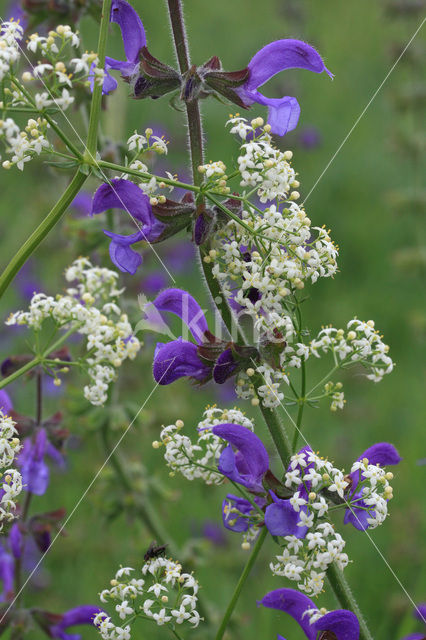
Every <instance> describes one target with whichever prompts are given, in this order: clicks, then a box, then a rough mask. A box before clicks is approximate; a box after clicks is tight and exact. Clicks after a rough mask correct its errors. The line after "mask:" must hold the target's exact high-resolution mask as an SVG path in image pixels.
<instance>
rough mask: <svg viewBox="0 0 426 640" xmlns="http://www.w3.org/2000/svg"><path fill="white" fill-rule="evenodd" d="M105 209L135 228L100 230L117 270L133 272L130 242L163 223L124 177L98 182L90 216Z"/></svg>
mask: <svg viewBox="0 0 426 640" xmlns="http://www.w3.org/2000/svg"><path fill="white" fill-rule="evenodd" d="M124 4H126V3H124ZM108 209H123V210H124V211H126V212H127V214H128V215H129V217H130V218H131V219H132V220H133V222H134V223H135V224H136V226H137V228H138V231H136V233H132V234H130V235H128V236H124V235H120V234H118V233H113V232H112V231H107V230H105V229H104V233H105V235H107V236H108V237H109V238H111V244H110V246H109V254H110V257H111V260H112V262H113V263H114V264H115V266H116V267H118V268H119V269H120V271H124V272H128V273H131V274H134V273H135V272H136V270H137V268H138V267H139V266H140V264H141V263H142V257H141V256H140V255H139V254H138V253H136V251H133V249H132V248H131V245H132V244H135V243H136V242H141V241H142V240H145V242H153V241H154V240H156V239H158V237H159V236H160V234H161V232H162V231H163V229H164V225H163V223H161V222H159V221H158V220H156V219H155V218H154V216H153V213H152V209H151V205H150V203H149V198H148V196H147V195H145V194H144V193H143V192H142V191H141V190H140V189H139V187H138V186H137V185H136V184H134V183H133V182H130V181H128V180H120V179H119V178H116V179H114V180H111V183H110V184H107V183H104V184H102V185H101V186H100V187H99V189H98V190H97V191H96V193H95V195H94V196H93V202H92V211H91V215H96V214H97V213H103V212H104V211H107V210H108Z"/></svg>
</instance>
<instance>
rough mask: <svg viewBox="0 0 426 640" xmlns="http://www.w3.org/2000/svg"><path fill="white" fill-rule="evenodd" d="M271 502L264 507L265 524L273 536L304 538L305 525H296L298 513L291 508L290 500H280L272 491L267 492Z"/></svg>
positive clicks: (306, 529)
mask: <svg viewBox="0 0 426 640" xmlns="http://www.w3.org/2000/svg"><path fill="white" fill-rule="evenodd" d="M269 493H270V495H271V497H272V500H273V503H272V504H270V505H268V506H267V507H266V511H265V525H266V527H267V529H268V531H269V533H270V534H271V535H273V536H295V537H296V538H304V537H305V536H306V534H307V533H308V528H307V527H298V526H297V523H298V522H299V514H298V513H297V512H296V511H295V510H294V509H293V507H292V505H291V503H290V500H280V499H279V498H277V496H276V495H275V494H274V492H273V491H270V492H269Z"/></svg>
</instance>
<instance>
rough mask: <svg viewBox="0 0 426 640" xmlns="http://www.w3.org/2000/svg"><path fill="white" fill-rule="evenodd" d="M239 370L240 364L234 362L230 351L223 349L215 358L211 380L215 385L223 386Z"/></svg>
mask: <svg viewBox="0 0 426 640" xmlns="http://www.w3.org/2000/svg"><path fill="white" fill-rule="evenodd" d="M239 369H241V363H239V362H236V361H235V359H234V357H233V355H232V349H231V348H229V349H225V351H223V352H222V353H221V354H220V356H219V357H218V358H217V360H216V362H215V365H214V367H213V380H214V381H215V382H216V383H217V384H224V383H225V382H226V381H227V380H228V379H229V378H232V376H233V375H235V373H236V372H237V371H238V370H239Z"/></svg>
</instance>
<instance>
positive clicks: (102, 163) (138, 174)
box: [96, 160, 200, 192]
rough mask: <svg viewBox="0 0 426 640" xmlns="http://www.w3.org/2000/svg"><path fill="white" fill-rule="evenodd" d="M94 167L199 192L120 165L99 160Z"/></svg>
mask: <svg viewBox="0 0 426 640" xmlns="http://www.w3.org/2000/svg"><path fill="white" fill-rule="evenodd" d="M96 166H98V167H101V168H104V169H111V170H112V171H120V173H127V174H129V175H131V176H136V177H137V178H145V179H146V180H151V178H155V179H156V180H157V181H158V182H164V184H169V185H170V186H171V187H180V188H182V189H187V190H188V191H196V192H198V191H200V187H197V186H195V185H193V184H186V183H185V182H180V181H179V180H170V178H166V177H163V176H156V175H154V174H153V173H144V172H143V171H137V169H130V167H124V166H122V165H121V164H115V163H114V162H106V161H104V160H99V162H97V163H96Z"/></svg>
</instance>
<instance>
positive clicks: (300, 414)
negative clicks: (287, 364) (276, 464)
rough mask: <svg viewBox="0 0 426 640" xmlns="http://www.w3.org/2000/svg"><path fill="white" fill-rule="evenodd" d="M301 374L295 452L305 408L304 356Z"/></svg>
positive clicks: (293, 448) (294, 437) (293, 447)
mask: <svg viewBox="0 0 426 640" xmlns="http://www.w3.org/2000/svg"><path fill="white" fill-rule="evenodd" d="M301 375H302V382H301V389H300V396H299V410H298V412H297V418H296V427H295V429H294V436H293V446H292V451H293V453H296V447H297V441H298V439H299V434H300V432H301V426H302V417H303V410H304V408H305V393H306V364H305V358H304V357H302V364H301Z"/></svg>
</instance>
